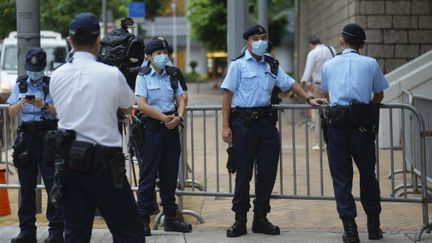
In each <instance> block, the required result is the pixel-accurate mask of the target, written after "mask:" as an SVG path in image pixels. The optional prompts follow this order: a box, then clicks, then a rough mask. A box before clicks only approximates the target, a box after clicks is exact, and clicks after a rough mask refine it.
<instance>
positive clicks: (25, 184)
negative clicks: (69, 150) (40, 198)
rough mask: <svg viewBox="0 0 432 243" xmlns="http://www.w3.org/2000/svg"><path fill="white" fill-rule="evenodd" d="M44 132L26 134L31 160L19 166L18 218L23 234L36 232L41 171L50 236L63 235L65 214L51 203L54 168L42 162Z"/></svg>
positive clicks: (26, 143) (26, 145)
mask: <svg viewBox="0 0 432 243" xmlns="http://www.w3.org/2000/svg"><path fill="white" fill-rule="evenodd" d="M44 134H45V133H44V132H40V131H29V132H25V133H24V143H25V147H26V149H27V151H28V154H29V157H30V160H29V161H28V164H22V165H19V166H18V168H17V169H18V177H19V182H20V185H21V188H20V196H21V201H20V205H19V209H18V218H19V221H20V229H21V231H22V232H29V233H31V232H36V225H35V223H36V191H35V189H36V185H37V175H38V170H39V171H40V173H41V175H42V178H43V181H44V184H45V187H46V191H47V194H48V204H47V211H46V217H47V219H48V221H49V224H48V226H49V229H48V231H49V234H50V235H55V234H63V212H62V209H61V208H55V207H54V205H53V204H52V203H51V202H50V200H49V199H50V197H49V191H50V190H51V187H52V184H53V179H54V166H53V165H52V166H50V165H47V164H46V163H45V162H44V161H42V156H43V145H42V144H43V143H42V142H43V141H42V138H43V135H44Z"/></svg>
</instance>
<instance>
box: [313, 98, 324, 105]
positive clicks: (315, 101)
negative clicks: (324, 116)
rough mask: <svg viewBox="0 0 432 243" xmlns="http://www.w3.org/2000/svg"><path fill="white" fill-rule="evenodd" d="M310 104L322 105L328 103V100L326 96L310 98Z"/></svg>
mask: <svg viewBox="0 0 432 243" xmlns="http://www.w3.org/2000/svg"><path fill="white" fill-rule="evenodd" d="M309 104H310V105H312V106H320V105H323V104H328V101H327V99H326V98H315V99H310V100H309Z"/></svg>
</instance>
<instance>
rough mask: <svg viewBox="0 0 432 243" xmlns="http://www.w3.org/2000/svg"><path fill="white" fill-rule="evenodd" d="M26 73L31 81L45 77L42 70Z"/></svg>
mask: <svg viewBox="0 0 432 243" xmlns="http://www.w3.org/2000/svg"><path fill="white" fill-rule="evenodd" d="M26 73H27V75H28V76H29V77H30V79H31V80H33V81H36V80H39V79H41V78H42V77H43V76H44V75H45V72H44V71H43V70H42V71H39V72H32V71H26Z"/></svg>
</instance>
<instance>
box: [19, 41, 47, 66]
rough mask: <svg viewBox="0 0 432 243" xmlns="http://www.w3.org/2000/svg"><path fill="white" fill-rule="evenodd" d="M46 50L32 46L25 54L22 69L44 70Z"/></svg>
mask: <svg viewBox="0 0 432 243" xmlns="http://www.w3.org/2000/svg"><path fill="white" fill-rule="evenodd" d="M46 58H47V55H46V52H45V51H44V50H42V48H39V47H32V48H31V49H30V50H28V52H27V54H26V62H25V65H24V69H25V70H27V71H32V72H39V71H42V70H44V68H45V66H46V63H47V62H46Z"/></svg>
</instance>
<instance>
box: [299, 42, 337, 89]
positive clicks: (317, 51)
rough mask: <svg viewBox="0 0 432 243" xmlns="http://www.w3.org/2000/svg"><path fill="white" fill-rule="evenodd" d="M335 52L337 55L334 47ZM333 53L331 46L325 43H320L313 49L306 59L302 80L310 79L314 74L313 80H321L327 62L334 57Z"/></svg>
mask: <svg viewBox="0 0 432 243" xmlns="http://www.w3.org/2000/svg"><path fill="white" fill-rule="evenodd" d="M330 48H332V50H333V54H334V55H336V51H335V50H334V48H333V47H330ZM332 58H333V55H332V53H331V52H330V50H329V48H328V47H327V46H325V45H323V44H318V45H316V46H315V48H314V49H312V50H311V51H310V52H309V53H308V55H307V59H306V67H305V70H304V73H303V77H302V79H301V80H302V81H309V80H310V79H311V76H312V82H320V81H321V71H322V67H323V65H324V63H325V62H327V61H328V60H330V59H332Z"/></svg>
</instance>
